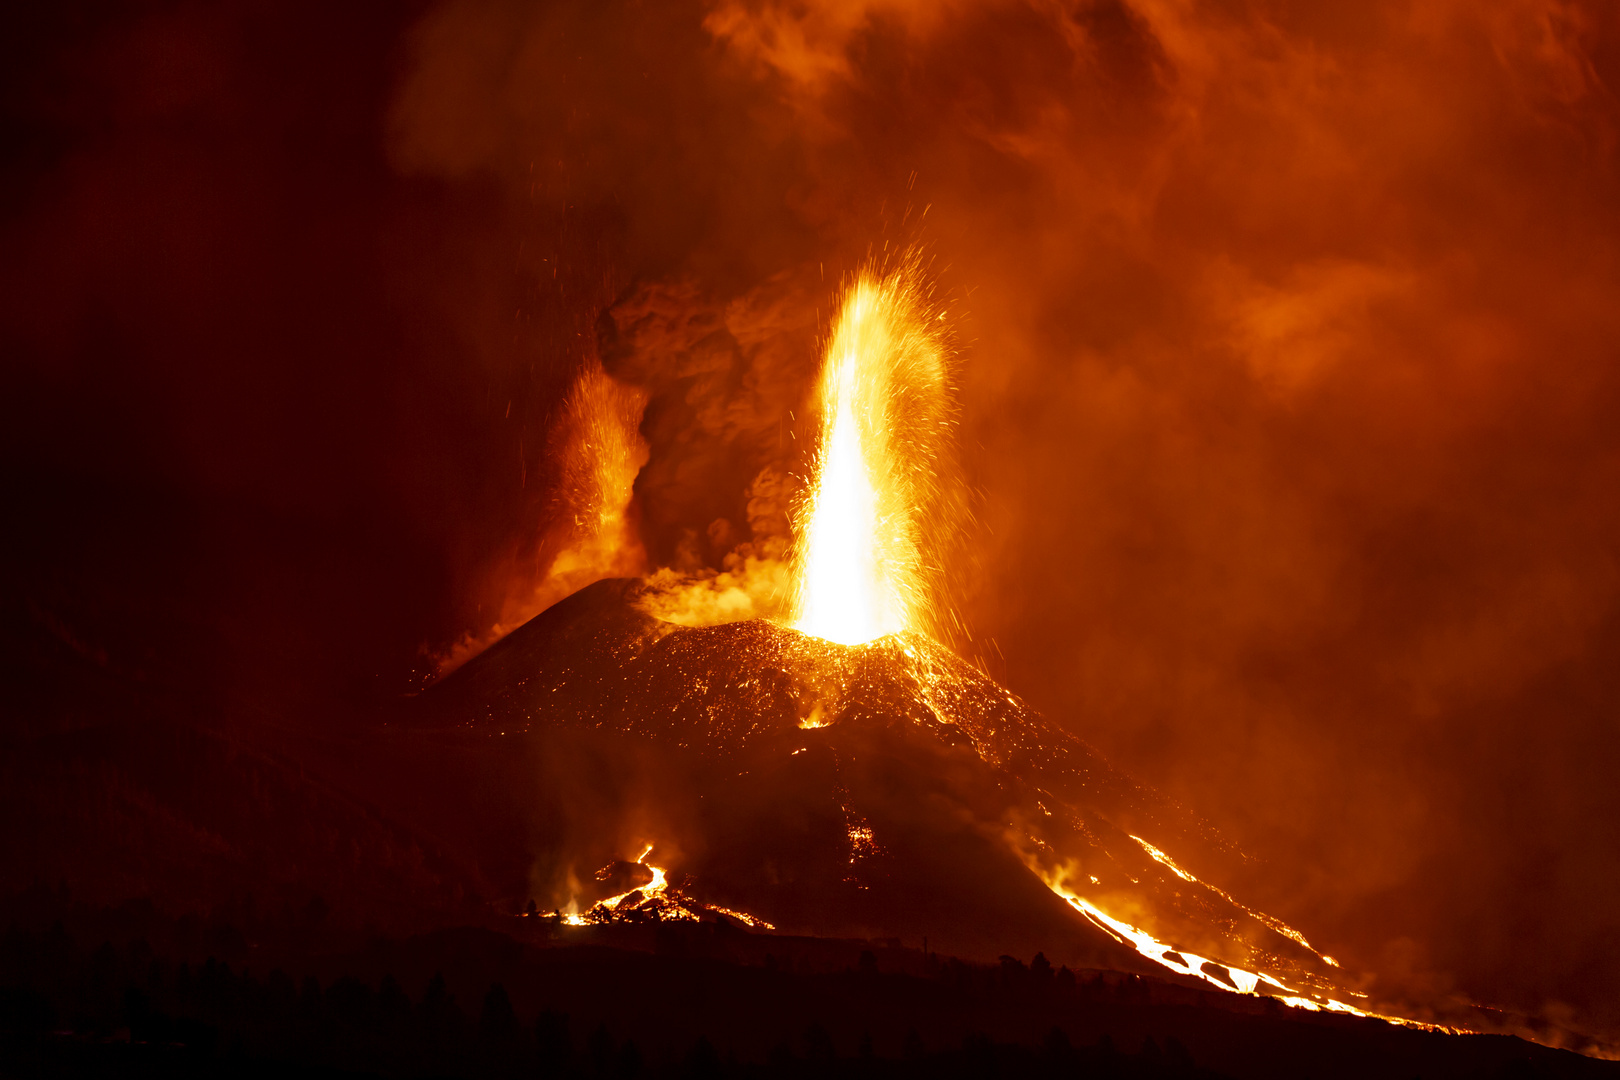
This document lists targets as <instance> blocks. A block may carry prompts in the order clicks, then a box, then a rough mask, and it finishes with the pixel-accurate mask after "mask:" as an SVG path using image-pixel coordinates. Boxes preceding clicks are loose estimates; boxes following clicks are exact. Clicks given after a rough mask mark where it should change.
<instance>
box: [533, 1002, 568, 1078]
mask: <svg viewBox="0 0 1620 1080" xmlns="http://www.w3.org/2000/svg"><path fill="white" fill-rule="evenodd" d="M534 1042H535V1051H536V1055H537V1056H538V1058H539V1063H540V1075H541V1076H547V1077H550V1076H558V1075H560V1074H561V1073H562V1071H563V1070H564V1069H566V1068H567V1067H568V1062H569V1060H570V1059H571V1058H572V1057H573V1056H574V1040H573V1037H572V1036H570V1035H569V1033H568V1014H567V1013H560V1012H553V1011H552V1010H550V1009H547V1010H546V1011H545V1012H543V1013H541V1014H540V1015H539V1016H538V1017H537V1018H536V1019H535V1021H534Z"/></svg>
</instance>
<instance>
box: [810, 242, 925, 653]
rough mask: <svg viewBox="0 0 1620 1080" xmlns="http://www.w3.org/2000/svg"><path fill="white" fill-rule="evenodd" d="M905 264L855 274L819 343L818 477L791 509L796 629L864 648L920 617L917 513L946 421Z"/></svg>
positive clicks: (919, 300)
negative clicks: (795, 536)
mask: <svg viewBox="0 0 1620 1080" xmlns="http://www.w3.org/2000/svg"><path fill="white" fill-rule="evenodd" d="M940 321H941V320H940V319H939V317H938V315H937V314H936V313H932V312H931V311H930V308H929V305H928V304H927V302H926V299H925V297H924V294H923V293H922V291H921V289H920V288H919V286H918V283H917V275H916V270H915V267H914V266H913V265H910V264H907V265H905V266H903V267H902V268H901V269H900V270H897V271H895V272H893V273H891V274H888V275H886V276H877V275H874V274H870V273H868V274H863V275H861V276H860V277H859V278H857V279H856V281H855V283H854V284H853V285H852V286H851V287H850V289H849V290H848V293H847V295H846V296H845V299H844V303H843V307H842V310H841V312H840V314H839V317H838V321H837V323H836V325H835V326H834V329H833V333H832V336H831V339H830V340H829V341H828V344H827V354H826V360H825V363H824V364H823V367H822V372H821V379H820V385H819V387H818V395H817V396H818V397H819V399H820V405H821V418H822V419H821V440H820V446H819V448H818V451H817V455H816V469H815V474H816V476H815V483H814V485H813V486H812V488H811V493H810V495H809V497H808V498H807V499H806V500H805V502H804V505H803V506H802V507H801V511H800V513H799V515H798V521H797V525H798V532H799V546H800V550H799V553H798V557H797V559H796V567H795V570H796V574H795V582H794V597H793V611H794V617H793V628H794V629H795V630H799V631H802V632H803V633H806V634H811V635H814V636H815V637H819V638H824V639H826V640H827V641H832V642H836V643H838V644H840V645H862V644H865V643H866V642H869V641H873V640H875V639H877V638H880V637H883V636H885V635H887V634H894V633H898V632H900V631H903V630H911V629H917V628H920V627H921V626H923V625H926V623H927V621H928V620H927V618H926V615H927V612H928V611H929V610H930V603H929V602H930V600H931V599H932V593H933V591H934V590H933V589H932V588H931V587H930V586H931V584H932V583H931V581H930V573H929V571H928V569H927V567H928V565H929V564H928V561H927V560H926V559H925V550H926V547H927V545H926V543H925V540H924V520H925V518H926V516H927V515H928V512H929V510H930V508H931V506H932V504H933V503H935V502H936V501H937V494H938V490H939V487H940V485H941V478H940V476H939V464H940V458H941V454H940V453H939V449H940V444H941V443H942V441H943V439H942V436H943V434H944V431H945V429H946V428H947V426H948V425H949V423H950V415H949V402H950V396H949V392H948V388H947V383H946V365H945V347H944V343H943V341H942V340H941V334H940V331H939V323H940Z"/></svg>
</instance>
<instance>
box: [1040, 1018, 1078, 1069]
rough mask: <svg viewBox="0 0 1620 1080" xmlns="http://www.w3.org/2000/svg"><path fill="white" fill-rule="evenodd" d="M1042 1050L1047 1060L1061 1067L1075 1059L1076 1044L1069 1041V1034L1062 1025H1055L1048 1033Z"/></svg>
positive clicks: (1042, 1044)
mask: <svg viewBox="0 0 1620 1080" xmlns="http://www.w3.org/2000/svg"><path fill="white" fill-rule="evenodd" d="M1041 1051H1042V1053H1043V1054H1044V1055H1045V1057H1046V1059H1047V1061H1049V1062H1051V1063H1052V1064H1053V1065H1055V1066H1058V1067H1059V1068H1065V1067H1066V1066H1068V1065H1069V1063H1070V1062H1072V1061H1073V1060H1074V1046H1073V1045H1072V1044H1071V1043H1070V1042H1069V1034H1068V1032H1066V1031H1064V1030H1063V1029H1062V1028H1060V1027H1053V1028H1052V1030H1051V1031H1048V1032H1047V1033H1046V1039H1045V1040H1044V1041H1043V1042H1042V1043H1041Z"/></svg>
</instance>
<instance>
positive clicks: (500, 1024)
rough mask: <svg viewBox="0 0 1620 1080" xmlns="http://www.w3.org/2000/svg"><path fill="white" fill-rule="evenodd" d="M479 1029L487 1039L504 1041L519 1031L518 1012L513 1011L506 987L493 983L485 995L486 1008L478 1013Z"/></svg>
mask: <svg viewBox="0 0 1620 1080" xmlns="http://www.w3.org/2000/svg"><path fill="white" fill-rule="evenodd" d="M478 1030H479V1033H480V1034H482V1035H483V1037H484V1038H485V1039H490V1040H494V1041H497V1042H504V1041H505V1040H507V1039H510V1038H511V1037H512V1034H513V1033H514V1032H515V1031H517V1014H516V1013H514V1012H513V1011H512V999H511V998H509V997H507V995H506V987H504V986H502V985H501V984H500V983H491V984H490V987H489V992H488V993H486V994H485V995H484V1008H483V1010H482V1011H481V1012H480V1013H479V1014H478Z"/></svg>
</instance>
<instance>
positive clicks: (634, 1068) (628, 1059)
mask: <svg viewBox="0 0 1620 1080" xmlns="http://www.w3.org/2000/svg"><path fill="white" fill-rule="evenodd" d="M640 1073H641V1048H640V1047H638V1046H637V1045H636V1040H634V1039H626V1040H624V1045H623V1046H621V1047H620V1048H619V1061H618V1064H617V1065H616V1066H615V1067H614V1070H613V1075H614V1076H615V1077H616V1078H617V1080H635V1078H636V1077H637V1076H638V1075H640Z"/></svg>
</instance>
